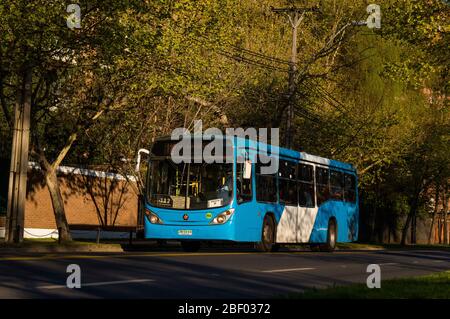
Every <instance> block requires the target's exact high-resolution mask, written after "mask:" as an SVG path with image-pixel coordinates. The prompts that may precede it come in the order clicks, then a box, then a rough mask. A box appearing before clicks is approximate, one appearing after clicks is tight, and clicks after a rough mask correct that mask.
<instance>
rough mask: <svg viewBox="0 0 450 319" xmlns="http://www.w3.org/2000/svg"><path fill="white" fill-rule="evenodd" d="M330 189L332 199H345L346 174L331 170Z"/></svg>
mask: <svg viewBox="0 0 450 319" xmlns="http://www.w3.org/2000/svg"><path fill="white" fill-rule="evenodd" d="M330 191H331V198H332V199H337V200H343V199H344V176H343V174H342V172H338V171H335V170H331V171H330Z"/></svg>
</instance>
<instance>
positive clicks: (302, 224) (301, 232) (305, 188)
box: [296, 163, 317, 243]
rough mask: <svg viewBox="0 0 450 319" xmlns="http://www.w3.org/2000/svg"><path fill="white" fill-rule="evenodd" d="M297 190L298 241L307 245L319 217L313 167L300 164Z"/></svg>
mask: <svg viewBox="0 0 450 319" xmlns="http://www.w3.org/2000/svg"><path fill="white" fill-rule="evenodd" d="M297 189H298V215H297V216H298V218H297V238H296V241H297V242H298V243H306V242H308V241H309V237H310V235H311V231H312V229H313V227H314V222H315V219H316V215H317V208H316V199H315V191H314V167H313V166H312V165H310V164H306V163H299V165H298V177H297Z"/></svg>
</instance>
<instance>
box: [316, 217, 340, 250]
mask: <svg viewBox="0 0 450 319" xmlns="http://www.w3.org/2000/svg"><path fill="white" fill-rule="evenodd" d="M336 240H337V225H336V221H335V220H334V219H330V221H329V222H328V232H327V243H326V244H324V245H321V246H320V250H321V251H327V252H333V251H334V250H335V249H336Z"/></svg>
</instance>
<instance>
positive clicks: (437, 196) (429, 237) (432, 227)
mask: <svg viewBox="0 0 450 319" xmlns="http://www.w3.org/2000/svg"><path fill="white" fill-rule="evenodd" d="M440 186H441V185H440V184H439V183H438V184H437V185H436V193H435V195H434V211H433V218H432V219H431V226H430V232H429V233H428V245H431V238H432V237H433V230H434V224H435V223H436V216H437V212H438V209H439V191H440Z"/></svg>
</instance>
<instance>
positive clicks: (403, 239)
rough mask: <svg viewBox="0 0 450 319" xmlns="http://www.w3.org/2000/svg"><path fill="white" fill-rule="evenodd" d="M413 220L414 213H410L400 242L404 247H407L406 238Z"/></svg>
mask: <svg viewBox="0 0 450 319" xmlns="http://www.w3.org/2000/svg"><path fill="white" fill-rule="evenodd" d="M411 220H412V213H411V211H410V213H409V214H408V217H407V218H406V223H405V226H403V230H402V240H401V242H400V244H401V245H402V246H405V245H406V237H407V236H408V228H409V225H410V224H411Z"/></svg>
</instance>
